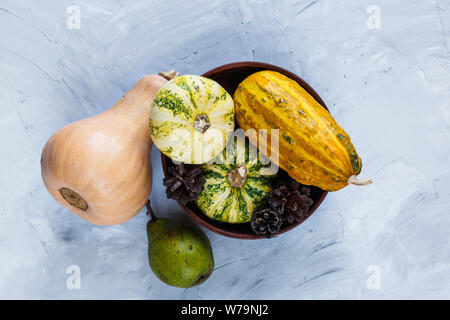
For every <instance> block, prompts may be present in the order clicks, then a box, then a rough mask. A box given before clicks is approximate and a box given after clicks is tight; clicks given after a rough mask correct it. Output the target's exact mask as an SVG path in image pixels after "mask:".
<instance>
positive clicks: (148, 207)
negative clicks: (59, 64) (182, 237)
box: [145, 199, 157, 220]
mask: <svg viewBox="0 0 450 320" xmlns="http://www.w3.org/2000/svg"><path fill="white" fill-rule="evenodd" d="M145 206H146V207H147V214H148V215H150V217H151V218H152V220H156V219H157V218H156V215H155V213H154V212H153V210H152V207H151V206H150V199H149V200H147V202H146V203H145Z"/></svg>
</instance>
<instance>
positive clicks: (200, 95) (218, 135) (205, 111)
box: [150, 75, 234, 164]
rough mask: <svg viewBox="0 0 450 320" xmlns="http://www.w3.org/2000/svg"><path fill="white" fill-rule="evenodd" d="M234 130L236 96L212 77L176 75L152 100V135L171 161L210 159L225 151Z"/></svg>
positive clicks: (187, 161) (195, 162)
mask: <svg viewBox="0 0 450 320" xmlns="http://www.w3.org/2000/svg"><path fill="white" fill-rule="evenodd" d="M233 130H234V103H233V99H232V98H231V96H230V95H229V94H228V93H227V92H226V91H225V89H224V88H222V87H221V86H220V85H219V84H218V83H217V82H215V81H213V80H211V79H208V78H205V77H201V76H195V75H183V76H179V77H176V78H174V79H172V80H170V81H168V82H167V83H165V84H164V85H163V86H162V87H161V89H160V90H159V91H158V93H157V95H156V97H155V99H154V100H153V102H152V106H151V109H150V134H151V137H152V139H153V142H154V144H155V145H156V147H158V149H159V150H160V151H161V152H162V153H164V154H165V155H166V156H168V157H169V158H171V159H172V160H175V161H180V162H184V163H191V164H202V163H206V162H209V161H211V160H212V159H214V158H215V157H217V156H218V155H219V154H220V152H222V150H223V149H224V148H225V146H226V144H227V141H228V139H229V138H230V136H231V134H232V133H233Z"/></svg>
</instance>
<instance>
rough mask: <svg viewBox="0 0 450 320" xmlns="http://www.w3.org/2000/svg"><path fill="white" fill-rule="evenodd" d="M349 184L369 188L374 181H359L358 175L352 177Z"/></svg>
mask: <svg viewBox="0 0 450 320" xmlns="http://www.w3.org/2000/svg"><path fill="white" fill-rule="evenodd" d="M348 183H349V184H354V185H355V186H367V185H368V184H371V183H372V179H359V178H357V177H356V175H352V176H351V177H350V178H348Z"/></svg>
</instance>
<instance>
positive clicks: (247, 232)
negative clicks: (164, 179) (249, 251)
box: [161, 62, 328, 239]
mask: <svg viewBox="0 0 450 320" xmlns="http://www.w3.org/2000/svg"><path fill="white" fill-rule="evenodd" d="M262 70H274V71H278V72H279V73H281V74H284V75H285V76H287V77H289V78H291V79H293V80H295V81H296V82H297V83H299V84H300V85H301V86H302V87H303V88H304V89H305V90H306V91H308V92H309V94H310V95H312V96H313V97H314V99H316V100H317V101H318V102H319V103H320V104H321V105H322V106H323V107H324V108H325V109H327V110H328V108H327V106H326V105H325V103H324V102H323V100H322V99H321V98H320V96H319V95H318V94H317V93H316V92H315V91H314V89H313V88H311V87H310V86H309V85H308V84H307V83H306V82H305V81H304V80H303V79H302V78H300V77H299V76H297V75H295V74H293V73H292V72H290V71H288V70H285V69H283V68H280V67H277V66H274V65H271V64H268V63H262V62H235V63H230V64H226V65H223V66H220V67H217V68H214V69H212V70H210V71H208V72H206V73H204V74H203V76H204V77H207V78H210V79H212V80H214V81H217V82H218V83H219V84H220V85H221V86H222V87H224V88H225V90H227V92H228V93H229V94H230V95H231V96H233V94H234V91H235V90H236V88H237V86H238V85H239V83H241V82H242V81H243V80H244V79H245V78H246V77H247V76H249V75H251V74H252V73H255V72H258V71H262ZM161 162H162V167H163V171H164V175H167V168H168V166H171V165H173V164H172V161H171V160H170V159H169V158H168V157H166V156H165V155H164V154H162V153H161ZM280 170H281V169H280ZM326 195H327V192H326V191H323V190H322V189H319V188H316V187H311V197H312V199H313V200H314V204H313V206H312V207H311V210H310V211H309V215H308V217H307V218H309V217H310V216H311V214H313V213H314V211H316V209H317V208H318V207H319V206H320V204H321V203H322V201H323V199H324V198H325V196H326ZM178 204H179V205H180V206H181V208H182V209H183V210H184V211H185V212H186V213H187V214H188V215H189V216H191V218H192V219H194V220H195V221H196V222H198V223H199V224H200V225H202V226H204V227H205V228H207V229H209V230H211V231H214V232H216V233H218V234H221V235H224V236H227V237H231V238H236V239H262V238H263V237H262V236H259V235H256V234H254V233H253V232H252V230H251V228H250V223H244V224H230V223H223V222H219V221H215V220H212V219H210V218H208V217H207V216H206V215H205V214H203V213H202V212H201V211H200V210H199V209H198V207H197V206H196V205H195V203H189V204H187V205H182V204H181V203H179V202H178ZM307 218H305V219H304V220H302V221H300V222H296V223H294V224H291V225H286V226H284V225H283V227H282V228H281V230H280V231H279V233H278V234H277V235H279V234H282V233H285V232H287V231H289V230H292V229H294V228H295V227H297V226H299V225H300V224H301V223H302V222H303V221H305V220H306V219H307Z"/></svg>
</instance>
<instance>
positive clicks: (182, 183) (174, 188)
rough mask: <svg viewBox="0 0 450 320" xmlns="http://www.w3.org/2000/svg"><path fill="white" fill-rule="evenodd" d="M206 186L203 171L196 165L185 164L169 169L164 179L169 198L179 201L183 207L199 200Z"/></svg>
mask: <svg viewBox="0 0 450 320" xmlns="http://www.w3.org/2000/svg"><path fill="white" fill-rule="evenodd" d="M204 184H205V179H204V178H203V176H202V169H200V167H198V166H196V165H186V164H184V163H182V164H179V165H175V166H173V167H169V168H168V173H167V176H166V177H164V179H163V185H164V186H166V195H167V198H168V199H174V200H178V201H180V203H182V204H183V205H185V204H186V203H188V202H189V201H194V200H197V198H198V194H199V193H200V192H202V191H203V185H204Z"/></svg>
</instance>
